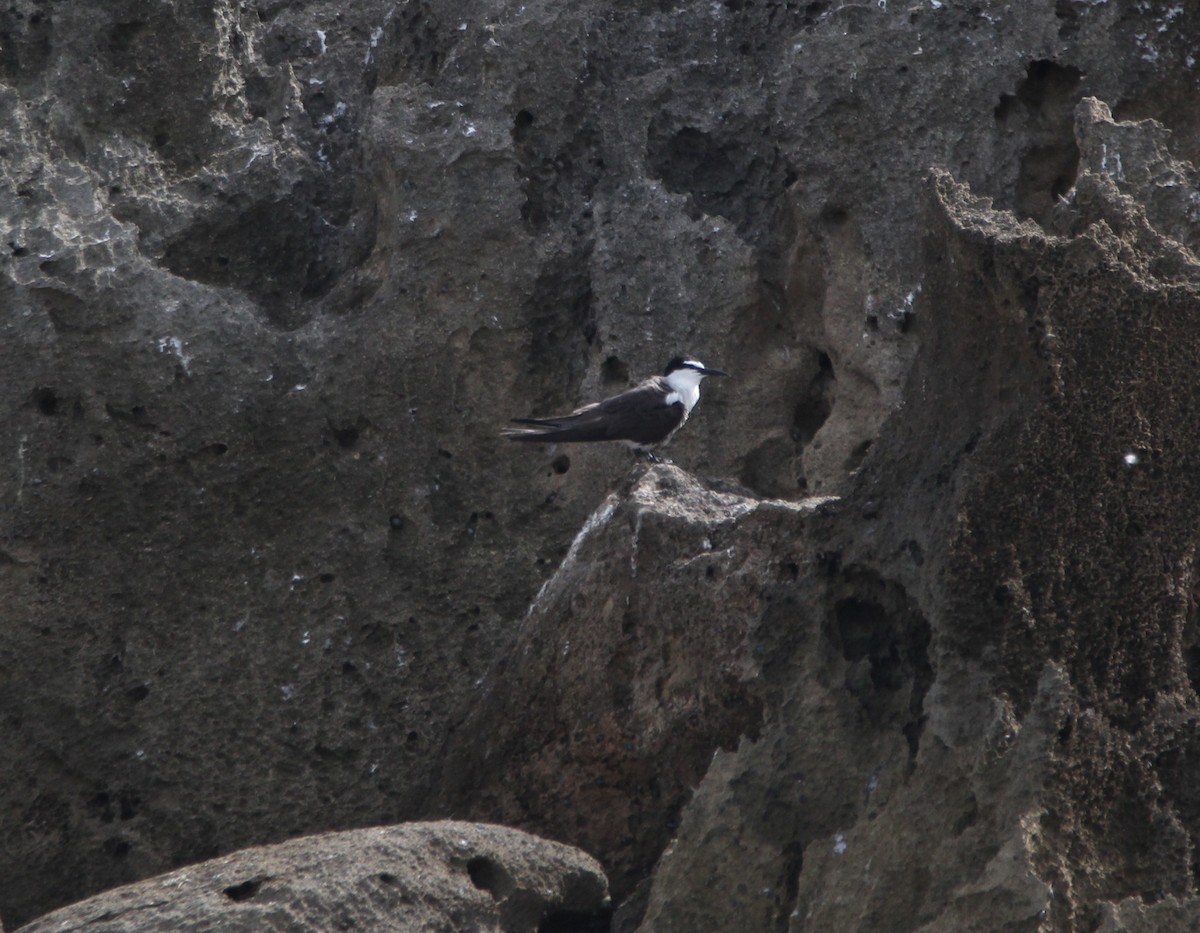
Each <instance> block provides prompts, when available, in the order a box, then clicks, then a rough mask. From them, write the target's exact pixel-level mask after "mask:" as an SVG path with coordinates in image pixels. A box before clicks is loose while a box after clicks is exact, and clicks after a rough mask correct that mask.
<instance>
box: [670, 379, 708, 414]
mask: <svg viewBox="0 0 1200 933" xmlns="http://www.w3.org/2000/svg"><path fill="white" fill-rule="evenodd" d="M703 378H704V373H698V372H696V370H694V369H677V370H675V372H673V373H671V375H669V376H664V377H663V379H665V380H666V383H667V385H669V386H670V387H671V394H670V395H668V396H667V404H668V405H674V404H675V403H676V402H683V410H684V411H685V412H687V413H689V414H690V413H691V411H692V409H693V408H694V407H695V406H696V403H697V402H698V401H700V381H701V380H702V379H703Z"/></svg>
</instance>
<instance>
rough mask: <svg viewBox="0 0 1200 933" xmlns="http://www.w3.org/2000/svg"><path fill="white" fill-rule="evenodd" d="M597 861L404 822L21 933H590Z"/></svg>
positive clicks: (536, 842)
mask: <svg viewBox="0 0 1200 933" xmlns="http://www.w3.org/2000/svg"><path fill="white" fill-rule="evenodd" d="M607 893H608V892H607V882H606V881H605V878H604V872H603V870H602V869H601V868H600V866H599V865H598V864H597V863H596V861H595V859H592V858H589V857H588V856H586V855H584V854H583V853H582V852H579V851H578V850H576V849H572V848H570V847H569V846H564V845H558V844H557V843H553V842H548V841H546V840H544V839H537V838H534V837H532V836H529V835H527V834H525V833H522V832H518V831H516V830H513V829H506V828H504V827H501V826H485V825H482V824H479V823H461V822H452V821H446V822H439V823H409V824H405V825H400V826H384V827H379V828H377V829H357V830H348V831H346V832H341V833H326V834H324V835H319V836H307V837H303V838H300V839H292V840H289V841H288V842H283V843H280V844H278V845H274V846H265V847H261V848H252V849H244V850H242V851H240V852H235V853H233V854H232V855H226V856H223V857H222V858H217V859H213V860H211V861H208V862H201V863H200V864H198V865H189V866H188V867H187V868H182V869H180V870H178V871H173V872H171V873H169V874H166V875H160V876H159V877H157V878H151V879H149V880H147V881H142V882H139V883H137V884H131V885H127V886H126V887H123V888H116V889H114V890H112V891H106V892H105V893H103V894H99V895H97V896H96V897H93V898H89V899H88V900H86V901H81V902H80V903H78V904H73V905H71V906H70V907H65V908H63V909H61V910H56V911H54V912H53V913H49V914H46V915H45V916H43V917H41V918H39V919H38V920H36V921H34V922H33V923H30V924H27V925H26V926H23V927H21V933H67V931H70V930H82V929H86V930H90V931H94V933H159V931H161V933H168V931H190V933H200V931H208V930H211V931H218V930H228V931H246V933H257V931H261V930H291V931H296V933H299V931H304V930H311V931H313V933H325V931H328V930H350V929H354V930H445V931H460V930H461V931H464V933H466V931H474V930H489V931H496V933H534V931H538V930H544V929H559V930H577V931H586V930H589V929H593V928H594V927H592V926H589V923H596V922H599V921H601V920H602V919H603V917H604V915H605V913H606V911H607V904H608V896H607Z"/></svg>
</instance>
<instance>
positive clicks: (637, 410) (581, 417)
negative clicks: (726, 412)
mask: <svg viewBox="0 0 1200 933" xmlns="http://www.w3.org/2000/svg"><path fill="white" fill-rule="evenodd" d="M657 382H658V380H654V381H651V382H647V383H644V384H643V385H640V386H635V387H634V388H632V389H630V390H629V391H627V392H622V393H621V394H620V395H614V396H613V397H612V398H606V399H605V400H604V401H602V402H595V403H593V404H591V405H585V406H583V407H582V408H578V409H576V410H575V411H573V412H572V413H571V414H569V415H561V416H559V417H554V418H513V419H512V420H513V423H514V424H519V425H522V427H520V428H512V429H509V430H506V431H504V432H503V433H504V436H505V437H508V438H510V439H511V440H514V441H537V442H540V443H543V444H557V443H568V442H582V441H630V442H632V443H634V444H646V445H649V444H657V443H658V442H660V441H662V440H663V439H664V438H665V437H667V436H669V435H670V434H671V432H672V431H674V430H675V428H677V427H679V425H680V424H682V423H683V420H684V418H685V417H686V412H685V409H684V407H683V404H682V403H681V402H676V403H674V404H672V405H667V404H665V393H664V391H663V389H662V387H660V386H659V385H657Z"/></svg>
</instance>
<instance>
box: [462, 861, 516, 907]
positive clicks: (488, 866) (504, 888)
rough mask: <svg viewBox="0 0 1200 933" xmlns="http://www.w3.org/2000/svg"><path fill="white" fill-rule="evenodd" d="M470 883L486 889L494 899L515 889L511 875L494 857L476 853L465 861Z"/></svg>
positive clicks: (500, 897)
mask: <svg viewBox="0 0 1200 933" xmlns="http://www.w3.org/2000/svg"><path fill="white" fill-rule="evenodd" d="M467 874H468V875H469V876H470V878H471V884H473V885H475V887H477V888H479V889H480V890H481V891H487V892H488V893H489V894H490V895H491V896H492V898H493V899H494V900H497V901H502V900H504V899H505V898H506V897H508V896H509V895H510V894H512V892H513V891H514V890H516V883H515V882H514V881H513V878H512V875H510V874H509V873H508V871H507V870H506V869H505V868H504V866H503V865H501V864H500V863H499V862H497V861H496V860H495V859H490V858H487V857H486V856H483V855H477V856H475V857H474V858H473V859H471V860H470V861H469V862H467Z"/></svg>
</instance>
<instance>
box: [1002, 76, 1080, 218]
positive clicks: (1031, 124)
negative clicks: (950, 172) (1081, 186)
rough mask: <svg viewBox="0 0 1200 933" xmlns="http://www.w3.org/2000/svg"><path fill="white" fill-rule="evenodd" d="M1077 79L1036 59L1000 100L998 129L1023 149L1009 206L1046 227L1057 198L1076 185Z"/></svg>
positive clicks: (1078, 91)
mask: <svg viewBox="0 0 1200 933" xmlns="http://www.w3.org/2000/svg"><path fill="white" fill-rule="evenodd" d="M1082 79H1083V72H1081V71H1080V70H1079V69H1078V68H1075V67H1073V66H1071V65H1060V64H1058V63H1057V62H1053V61H1048V60H1046V59H1038V60H1037V61H1033V62H1030V64H1029V67H1028V68H1027V69H1026V73H1025V77H1024V78H1023V79H1022V80H1021V81H1020V83H1018V84H1017V87H1016V89H1015V90H1014V92H1013V93H1012V94H1001V95H1000V100H999V102H998V103H997V105H996V108H995V111H994V115H995V118H996V124H997V128H998V130H999V131H1000V132H1001V133H1002V134H1003V135H1004V136H1006V137H1008V136H1012V137H1014V138H1015V139H1016V140H1017V141H1018V143H1019V144H1020V145H1021V146H1023V151H1022V153H1021V155H1020V166H1019V168H1018V172H1017V183H1016V190H1015V192H1014V197H1013V203H1012V207H1013V210H1014V211H1015V212H1016V213H1017V214H1018V216H1021V217H1030V218H1033V219H1034V220H1036V221H1038V222H1039V223H1043V224H1045V223H1048V222H1049V221H1050V219H1051V217H1052V212H1053V209H1054V207H1055V205H1056V204H1057V203H1058V201H1059V199H1060V198H1062V197H1063V196H1064V195H1066V194H1067V192H1068V191H1070V190H1071V188H1073V187H1074V185H1075V178H1076V176H1077V175H1078V174H1079V147H1078V146H1077V145H1076V144H1075V130H1074V109H1075V104H1076V103H1077V102H1078V101H1079V98H1080V96H1081V91H1080V83H1081V81H1082Z"/></svg>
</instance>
